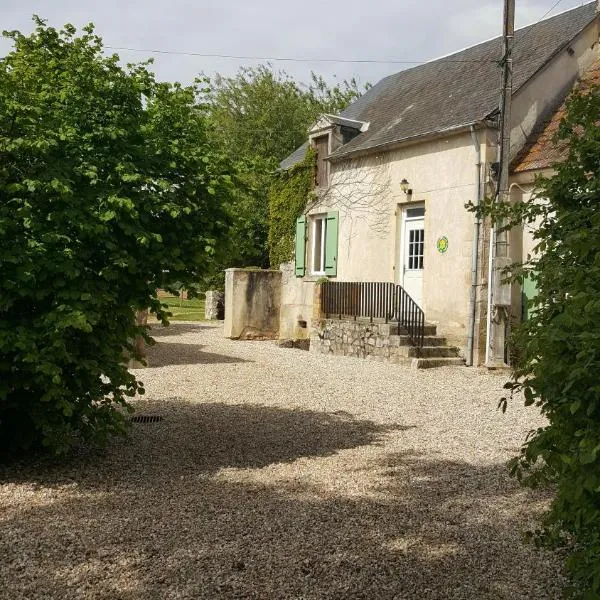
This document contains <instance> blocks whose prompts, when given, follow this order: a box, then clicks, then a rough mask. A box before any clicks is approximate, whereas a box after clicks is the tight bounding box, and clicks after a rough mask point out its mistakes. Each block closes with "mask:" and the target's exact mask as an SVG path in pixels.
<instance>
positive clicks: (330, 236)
mask: <svg viewBox="0 0 600 600" xmlns="http://www.w3.org/2000/svg"><path fill="white" fill-rule="evenodd" d="M338 221H339V213H338V212H337V211H335V212H330V213H327V228H326V229H325V275H327V276H328V277H335V276H336V275H337V257H338Z"/></svg>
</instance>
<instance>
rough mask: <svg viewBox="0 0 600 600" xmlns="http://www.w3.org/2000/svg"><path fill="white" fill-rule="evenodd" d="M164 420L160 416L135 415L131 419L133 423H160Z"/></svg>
mask: <svg viewBox="0 0 600 600" xmlns="http://www.w3.org/2000/svg"><path fill="white" fill-rule="evenodd" d="M162 420H163V417H161V416H160V415H135V416H134V417H131V422H132V423H159V422H160V421H162Z"/></svg>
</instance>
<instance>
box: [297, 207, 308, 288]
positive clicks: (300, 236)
mask: <svg viewBox="0 0 600 600" xmlns="http://www.w3.org/2000/svg"><path fill="white" fill-rule="evenodd" d="M305 270H306V217H305V216H304V215H302V216H301V217H298V218H297V219H296V277H304V271H305Z"/></svg>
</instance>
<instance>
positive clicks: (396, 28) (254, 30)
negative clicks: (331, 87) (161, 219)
mask: <svg viewBox="0 0 600 600" xmlns="http://www.w3.org/2000/svg"><path fill="white" fill-rule="evenodd" d="M555 2H556V0H517V2H516V3H517V25H518V26H523V25H528V24H530V23H534V22H536V21H537V20H539V19H540V18H541V17H542V16H543V15H544V14H545V13H546V12H547V11H548V10H549V9H550V8H551V7H552V6H553V5H554V4H555ZM582 4H586V2H581V0H562V1H561V2H560V3H559V5H558V6H557V7H556V8H555V9H554V10H553V11H552V12H551V13H550V16H552V15H554V14H558V13H559V12H563V11H565V10H567V9H569V8H573V7H576V6H580V5H582ZM502 6H503V2H502V0H429V1H428V2H427V1H425V0H329V1H323V0H322V1H318V0H302V1H301V2H299V1H295V2H288V1H286V0H246V1H244V0H218V1H211V0H0V29H19V30H21V31H22V32H29V31H30V30H31V28H32V24H31V15H32V14H34V13H35V14H38V15H40V16H41V17H43V18H45V19H47V20H48V22H49V24H51V25H53V26H61V25H63V24H64V23H73V24H74V25H76V26H81V25H84V24H86V23H88V22H90V21H92V22H93V23H95V25H96V29H97V32H98V33H99V34H100V35H101V36H102V37H103V38H104V43H105V44H106V45H110V46H125V47H130V48H141V49H155V50H168V51H184V52H196V53H203V54H228V55H231V54H233V55H244V56H268V57H298V58H309V59H313V60H314V59H347V60H397V61H398V60H429V59H432V58H436V57H439V56H441V55H444V54H448V53H450V52H454V51H455V50H459V49H461V48H464V47H466V46H470V45H472V44H475V43H477V42H480V41H484V40H486V39H489V38H491V37H495V36H497V35H500V34H501V29H502ZM8 49H9V45H8V43H7V41H6V40H2V39H0V56H2V55H4V54H5V53H6V52H7V50H8ZM118 52H119V54H120V56H121V57H122V58H123V59H124V60H126V61H138V60H142V59H144V58H146V57H148V56H153V57H154V58H155V68H154V70H155V72H156V73H157V75H158V77H159V78H160V79H164V80H178V81H182V82H185V83H187V82H190V81H191V80H192V79H193V78H194V77H195V76H196V75H197V74H198V73H199V72H205V73H208V74H212V73H214V72H219V73H222V74H233V73H234V72H235V71H236V70H237V69H238V68H239V67H240V66H241V65H252V64H257V63H258V62H261V61H252V60H248V59H243V60H229V59H222V58H208V57H198V56H193V57H192V56H178V55H164V54H163V55H160V54H154V55H153V54H148V53H143V52H142V53H140V52H128V51H118ZM262 62H265V61H262ZM273 65H274V66H275V67H277V68H282V69H285V70H286V71H287V72H288V73H290V74H291V75H293V76H294V77H295V78H297V79H298V80H300V81H307V80H308V79H309V76H310V71H311V70H314V71H316V72H319V73H322V74H323V75H325V76H326V77H327V79H329V80H332V78H333V77H334V76H337V78H338V79H344V78H349V77H353V76H355V77H357V79H359V81H360V82H362V83H364V82H366V81H370V82H372V83H376V82H377V81H378V80H379V79H381V78H382V77H383V76H385V75H388V74H390V73H394V72H397V71H400V70H401V69H402V68H405V67H406V66H409V65H405V66H402V65H398V64H395V65H394V64H358V63H356V64H349V63H320V62H279V61H273Z"/></svg>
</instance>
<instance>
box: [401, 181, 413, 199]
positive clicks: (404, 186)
mask: <svg viewBox="0 0 600 600" xmlns="http://www.w3.org/2000/svg"><path fill="white" fill-rule="evenodd" d="M400 189H401V190H402V191H403V192H404V193H405V194H406V195H407V196H410V195H412V190H411V189H410V183H408V180H406V179H403V180H402V181H401V182H400Z"/></svg>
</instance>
